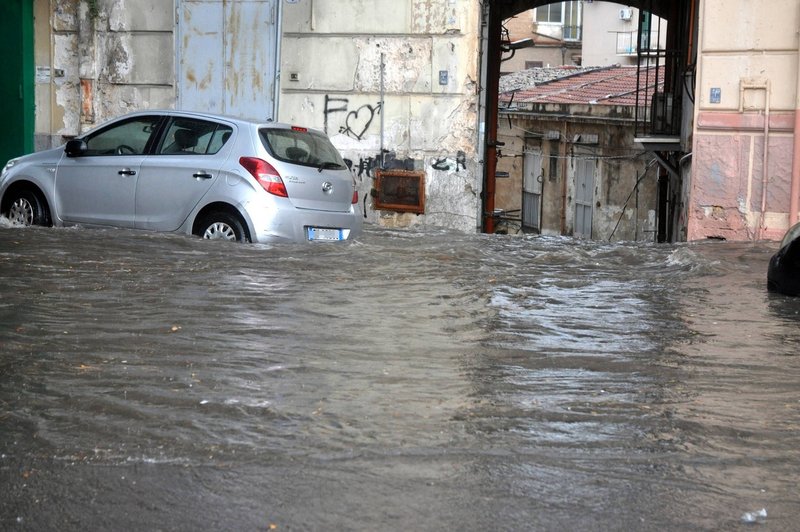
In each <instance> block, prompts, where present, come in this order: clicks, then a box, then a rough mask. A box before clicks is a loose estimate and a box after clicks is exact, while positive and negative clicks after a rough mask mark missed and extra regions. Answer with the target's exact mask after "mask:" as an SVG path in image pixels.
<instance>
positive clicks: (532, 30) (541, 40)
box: [500, 9, 580, 74]
mask: <svg viewBox="0 0 800 532" xmlns="http://www.w3.org/2000/svg"><path fill="white" fill-rule="evenodd" d="M534 14H535V11H534V10H533V9H530V10H528V11H523V12H522V13H519V14H518V15H516V16H515V17H512V18H510V19H506V20H505V21H504V22H503V26H504V27H505V28H506V29H507V30H508V38H509V40H510V41H511V42H516V41H521V40H523V39H531V40H532V41H535V43H536V44H535V46H532V47H530V48H520V49H519V50H516V51H515V52H514V54H513V56H512V54H511V53H506V54H504V56H503V57H504V59H505V60H504V61H503V64H502V65H501V66H500V72H501V74H505V73H509V72H517V71H519V70H524V69H525V68H526V63H530V62H533V63H536V64H539V63H540V64H539V65H538V66H554V67H555V66H560V65H565V64H568V65H572V64H574V63H575V62H576V60H577V59H578V58H579V56H580V48H578V44H579V43H576V44H575V46H570V48H569V49H567V48H565V49H564V50H562V49H561V41H560V40H559V39H557V38H551V37H547V36H544V35H540V34H537V33H536V19H535V18H534Z"/></svg>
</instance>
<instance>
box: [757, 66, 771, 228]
mask: <svg viewBox="0 0 800 532" xmlns="http://www.w3.org/2000/svg"><path fill="white" fill-rule="evenodd" d="M765 90H766V96H765V97H766V104H765V107H766V110H765V111H764V160H763V163H762V164H763V166H764V170H763V172H762V174H763V175H762V177H761V227H759V228H758V239H759V240H761V237H762V233H763V231H764V229H766V225H765V224H766V213H767V184H768V183H769V105H770V92H772V91H771V87H770V82H769V80H767V83H766V86H765Z"/></svg>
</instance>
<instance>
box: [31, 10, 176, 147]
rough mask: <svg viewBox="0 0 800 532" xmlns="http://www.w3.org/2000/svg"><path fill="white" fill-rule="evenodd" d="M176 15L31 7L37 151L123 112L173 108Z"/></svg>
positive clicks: (152, 12)
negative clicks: (34, 28)
mask: <svg viewBox="0 0 800 532" xmlns="http://www.w3.org/2000/svg"><path fill="white" fill-rule="evenodd" d="M174 8H175V6H174V4H173V2H165V1H163V0H95V1H89V0H34V9H35V14H36V20H35V25H36V37H37V38H36V44H35V48H36V63H37V64H36V68H37V77H36V103H37V112H36V132H37V135H36V136H37V139H36V140H37V148H39V149H41V148H46V147H49V146H52V145H57V144H59V143H61V142H62V141H63V139H64V138H65V137H71V136H75V135H78V134H79V133H81V132H82V131H85V130H86V129H88V128H91V127H93V126H95V125H97V124H98V123H101V122H103V121H105V120H107V119H108V118H111V117H114V116H118V115H120V114H123V113H126V112H129V111H133V110H136V109H143V108H158V107H173V106H174V102H175V89H174V79H175V67H174V64H175V62H174V56H175V54H174V49H175V48H174V34H173V32H174V24H175V22H174V18H175V17H174ZM48 28H51V29H50V30H49V31H48Z"/></svg>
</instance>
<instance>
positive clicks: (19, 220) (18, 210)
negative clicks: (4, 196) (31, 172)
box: [5, 190, 50, 226]
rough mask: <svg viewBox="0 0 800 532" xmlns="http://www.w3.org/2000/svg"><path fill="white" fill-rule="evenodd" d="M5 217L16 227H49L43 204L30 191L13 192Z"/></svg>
mask: <svg viewBox="0 0 800 532" xmlns="http://www.w3.org/2000/svg"><path fill="white" fill-rule="evenodd" d="M7 205H8V209H7V211H6V213H5V214H6V216H7V217H8V219H9V220H10V221H11V222H12V223H14V224H17V225H24V226H30V225H50V219H49V216H48V212H47V208H46V207H45V202H44V200H43V199H42V198H41V196H39V194H37V193H36V192H33V191H31V190H19V191H17V192H15V193H14V194H13V195H12V196H11V198H10V201H9V202H8V204H7Z"/></svg>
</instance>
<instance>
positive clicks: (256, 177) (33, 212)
mask: <svg viewBox="0 0 800 532" xmlns="http://www.w3.org/2000/svg"><path fill="white" fill-rule="evenodd" d="M0 214H2V215H4V216H6V217H8V218H9V219H10V220H11V221H12V222H14V223H18V224H22V225H56V226H63V225H87V226H113V227H124V228H139V229H148V230H151V231H170V232H183V233H187V234H193V235H198V236H201V237H203V238H213V239H225V240H235V241H242V242H245V241H250V242H276V241H293V242H303V241H309V240H311V241H320V240H322V241H342V240H351V239H353V238H355V237H357V236H358V235H359V234H360V233H361V230H362V226H363V216H362V214H361V213H360V211H359V208H358V195H357V192H356V191H355V188H354V184H353V176H352V173H351V172H350V170H349V169H348V168H347V166H346V165H345V163H344V161H343V160H342V157H341V155H340V154H339V152H338V151H337V150H336V148H335V147H334V146H333V144H331V142H330V140H329V139H328V137H326V136H325V135H324V134H323V133H322V132H319V131H315V130H312V129H308V128H304V127H298V126H291V125H286V124H279V123H272V122H266V123H260V122H253V121H248V120H243V119H237V118H231V117H226V116H219V115H211V114H205V113H193V112H183V111H140V112H136V113H132V114H128V115H125V116H123V117H120V118H117V119H115V120H112V121H110V122H108V123H106V124H104V125H102V126H100V127H97V128H95V129H93V130H92V131H90V132H88V133H86V134H85V135H82V136H81V137H79V138H77V139H74V140H70V141H69V142H67V143H66V145H65V146H62V147H60V148H55V149H51V150H46V151H41V152H38V153H33V154H30V155H26V156H23V157H19V158H17V159H12V160H11V161H9V162H8V164H6V165H5V167H4V168H3V172H2V174H1V175H0Z"/></svg>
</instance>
